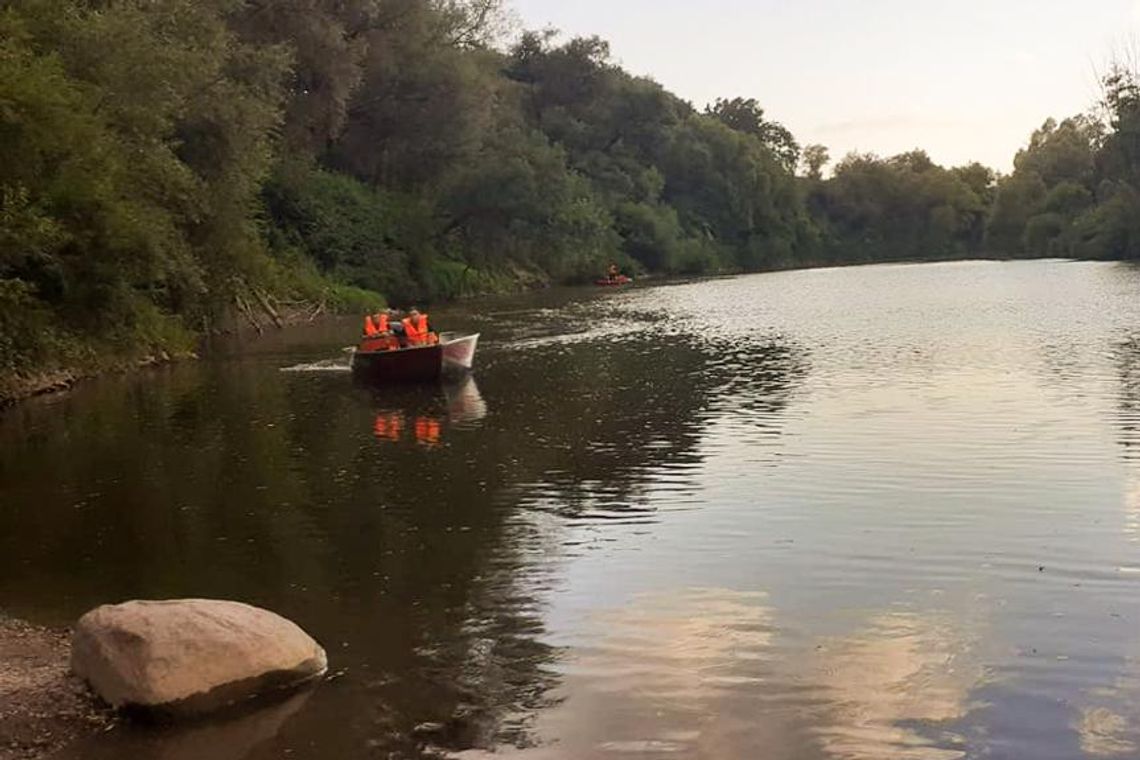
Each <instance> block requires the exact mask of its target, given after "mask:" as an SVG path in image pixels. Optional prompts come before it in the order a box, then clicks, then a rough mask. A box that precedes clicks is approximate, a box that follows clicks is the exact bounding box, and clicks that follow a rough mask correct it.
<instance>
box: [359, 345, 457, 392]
mask: <svg viewBox="0 0 1140 760" xmlns="http://www.w3.org/2000/svg"><path fill="white" fill-rule="evenodd" d="M442 372H443V346H439V345H436V346H414V347H410V348H401V349H399V350H396V351H356V352H355V353H354V354H353V355H352V374H353V375H355V376H356V377H357V378H359V379H361V380H364V381H365V382H370V383H423V382H429V381H431V380H437V379H439V376H440V375H441V374H442Z"/></svg>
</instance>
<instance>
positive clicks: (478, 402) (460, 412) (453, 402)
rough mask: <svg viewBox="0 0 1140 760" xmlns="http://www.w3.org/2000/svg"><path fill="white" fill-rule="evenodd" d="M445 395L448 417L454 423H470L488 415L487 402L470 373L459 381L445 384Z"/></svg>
mask: <svg viewBox="0 0 1140 760" xmlns="http://www.w3.org/2000/svg"><path fill="white" fill-rule="evenodd" d="M443 395H444V397H446V398H447V419H448V421H450V422H452V423H459V424H468V423H472V422H478V421H479V420H481V419H483V418H484V417H486V416H487V402H486V401H484V400H483V397H482V396H481V395H479V386H478V385H476V384H475V378H474V377H472V376H470V375H468V376H466V377H464V378H463V379H462V380H460V381H459V382H457V383H447V384H445V385H444V386H443Z"/></svg>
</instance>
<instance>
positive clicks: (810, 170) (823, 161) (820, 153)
mask: <svg viewBox="0 0 1140 760" xmlns="http://www.w3.org/2000/svg"><path fill="white" fill-rule="evenodd" d="M829 163H831V154H830V153H829V152H828V150H827V146H826V145H819V144H813V145H808V146H805V147H804V152H803V165H804V170H805V171H806V173H807V176H808V178H809V179H813V180H816V181H819V180H821V179H823V167H825V166H827V165H828V164H829Z"/></svg>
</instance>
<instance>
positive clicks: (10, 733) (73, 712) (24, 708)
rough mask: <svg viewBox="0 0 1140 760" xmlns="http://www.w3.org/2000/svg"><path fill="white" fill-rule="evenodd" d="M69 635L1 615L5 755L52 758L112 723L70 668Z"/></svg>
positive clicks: (0, 707)
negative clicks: (77, 740) (61, 750)
mask: <svg viewBox="0 0 1140 760" xmlns="http://www.w3.org/2000/svg"><path fill="white" fill-rule="evenodd" d="M68 638H69V636H68V632H67V631H56V630H50V629H47V628H40V627H38V626H33V625H29V624H28V623H24V622H21V621H19V620H13V619H11V618H8V617H5V616H4V615H3V614H0V760H33V759H34V758H41V757H47V756H48V755H50V754H51V753H53V752H55V751H57V750H59V749H60V748H62V747H64V746H66V745H68V744H70V743H71V742H73V741H75V740H76V739H79V738H81V737H83V736H86V735H89V734H93V733H96V732H99V731H102V730H104V729H106V728H107V727H108V726H109V725H110V724H111V722H112V715H111V713H110V712H109V711H108V710H106V709H104V708H102V707H101V706H99V704H98V703H97V701H96V699H95V698H94V697H93V696H92V695H91V693H90V692H89V691H88V690H87V688H86V686H84V684H83V683H82V682H81V681H79V679H77V678H76V677H75V676H73V675H72V674H71V673H70V672H69V671H68V652H69V644H68Z"/></svg>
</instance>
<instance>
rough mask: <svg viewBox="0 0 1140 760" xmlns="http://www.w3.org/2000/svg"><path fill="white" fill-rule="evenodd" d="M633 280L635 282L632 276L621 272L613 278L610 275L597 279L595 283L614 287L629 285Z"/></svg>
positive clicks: (605, 286) (600, 285)
mask: <svg viewBox="0 0 1140 760" xmlns="http://www.w3.org/2000/svg"><path fill="white" fill-rule="evenodd" d="M631 282H633V278H632V277H626V276H625V275H624V274H619V275H618V276H617V277H615V278H613V279H612V280H611V279H610V278H608V277H606V278H603V279H601V280H595V281H594V284H595V285H598V286H599V287H603V288H613V287H617V286H618V285H628V284H630V283H631Z"/></svg>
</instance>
